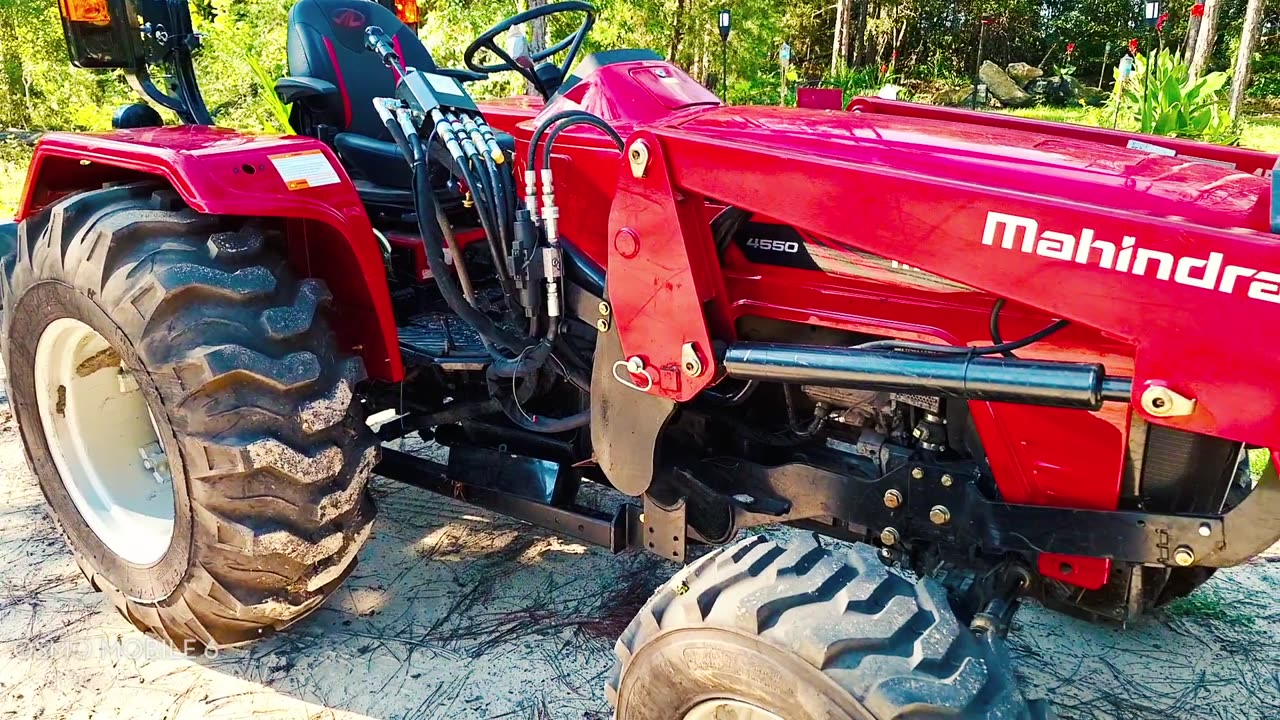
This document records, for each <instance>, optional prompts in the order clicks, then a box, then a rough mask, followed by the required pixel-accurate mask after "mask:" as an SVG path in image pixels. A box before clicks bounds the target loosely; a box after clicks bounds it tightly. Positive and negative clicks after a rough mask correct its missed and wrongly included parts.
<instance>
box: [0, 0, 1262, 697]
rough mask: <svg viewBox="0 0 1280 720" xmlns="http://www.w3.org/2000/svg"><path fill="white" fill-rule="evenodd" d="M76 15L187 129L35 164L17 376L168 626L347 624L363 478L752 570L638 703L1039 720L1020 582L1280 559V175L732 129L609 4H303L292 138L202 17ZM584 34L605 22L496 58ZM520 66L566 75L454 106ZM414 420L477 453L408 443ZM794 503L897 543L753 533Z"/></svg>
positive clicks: (719, 585) (175, 3)
mask: <svg viewBox="0 0 1280 720" xmlns="http://www.w3.org/2000/svg"><path fill="white" fill-rule="evenodd" d="M61 6H62V12H63V21H64V24H65V29H66V36H67V40H68V46H69V49H70V53H71V59H72V61H73V62H74V63H75V64H77V65H80V66H82V67H102V68H123V69H124V70H125V72H126V73H127V74H128V76H129V77H130V78H131V79H132V81H133V83H134V85H135V86H136V87H137V88H138V89H139V90H140V91H141V92H142V93H143V94H144V95H145V96H146V97H147V98H149V99H150V100H151V101H152V102H153V103H155V104H158V105H161V106H163V107H165V108H168V109H169V110H172V111H174V112H175V113H176V114H177V115H178V116H179V117H180V118H181V120H182V122H183V124H182V125H181V126H177V127H164V126H162V123H161V122H160V117H159V114H158V113H156V112H155V110H153V109H151V108H150V107H149V106H146V105H135V106H130V107H128V108H125V109H124V110H123V111H121V112H120V113H119V114H118V115H117V125H118V126H119V128H120V129H118V130H117V131H115V132H111V133H105V134H95V135H73V134H58V133H55V134H50V135H48V136H46V137H45V138H44V139H43V140H42V141H41V143H40V145H39V146H38V148H37V149H36V152H35V157H34V160H33V162H32V165H31V168H30V172H29V175H28V178H27V185H26V191H25V197H24V198H23V200H22V205H21V210H20V212H19V217H18V221H19V224H18V225H17V226H16V239H15V240H14V241H13V242H14V243H15V246H16V247H15V248H14V250H13V252H11V253H10V254H9V255H8V257H7V259H6V260H5V265H4V270H5V273H4V274H5V278H6V280H5V287H4V296H3V304H4V326H3V358H4V364H5V366H6V368H7V369H8V383H9V397H10V400H11V402H12V404H13V407H14V411H15V413H16V415H17V419H18V422H19V425H20V427H21V434H22V439H23V442H24V443H25V447H26V452H27V457H28V459H29V461H30V464H31V468H32V470H33V472H34V473H35V475H36V476H37V477H38V478H39V482H40V484H41V487H42V489H43V492H44V494H45V497H46V498H47V499H48V502H49V507H50V510H51V513H52V515H53V517H54V518H55V519H56V521H57V522H58V524H59V525H60V527H61V528H62V530H63V532H64V533H65V535H66V536H67V539H68V541H69V544H70V545H71V548H72V551H73V552H74V553H75V556H76V559H77V560H78V562H79V563H80V566H81V567H82V568H83V570H84V572H85V574H86V575H87V576H88V578H89V580H90V582H91V583H92V584H93V585H94V587H96V588H98V589H99V590H101V591H102V592H103V593H104V594H106V595H107V597H108V598H109V599H110V600H111V602H112V603H113V604H114V605H115V606H116V607H117V608H118V609H119V610H120V611H121V612H122V613H123V614H124V615H125V616H126V617H127V618H128V619H129V620H130V621H131V622H133V623H134V624H135V625H137V626H138V627H139V628H141V629H143V630H145V631H148V632H150V633H153V634H155V635H157V636H158V637H160V638H162V639H164V640H165V641H167V642H169V643H172V644H173V645H175V646H177V647H179V648H182V649H185V650H198V649H201V648H205V647H226V646H231V645H236V644H239V643H244V642H248V641H251V640H254V639H256V638H259V637H262V636H264V635H266V634H268V633H271V632H274V631H276V630H280V629H282V628H285V627H286V626H288V625H290V624H291V623H293V622H295V621H297V620H299V619H300V618H302V617H304V616H305V615H306V614H307V613H308V612H309V611H311V610H313V609H315V608H316V607H317V606H318V605H319V604H320V603H321V602H323V601H324V599H325V597H326V596H327V595H328V594H330V593H331V592H333V590H334V589H335V588H336V587H337V586H338V585H339V584H340V583H341V582H342V580H343V578H344V577H345V576H346V575H347V574H348V573H349V572H350V571H351V568H352V566H353V563H354V562H355V558H356V555H357V552H358V551H359V549H360V547H361V545H362V543H363V542H364V540H365V539H366V538H367V537H368V534H369V532H370V527H371V526H370V523H371V522H372V520H373V515H374V507H373V504H372V503H371V502H370V500H369V498H368V495H367V493H366V485H367V483H368V480H369V477H370V475H371V474H372V473H374V472H378V473H380V474H382V475H385V476H388V477H391V478H395V479H397V480H402V481H405V482H408V483H412V484H414V485H418V486H421V487H423V488H427V489H429V490H433V491H438V492H443V493H447V494H449V495H450V496H453V497H459V498H462V499H465V500H467V501H468V502H471V503H474V504H476V505H478V506H482V507H485V508H488V509H491V510H494V511H497V512H500V513H505V514H509V515H511V516H514V517H516V518H520V519H522V520H524V521H527V522H529V523H531V524H534V525H539V526H542V527H545V528H551V529H553V530H555V531H556V532H559V533H562V534H563V535H566V536H570V537H573V538H576V539H579V540H581V541H585V542H589V543H594V544H598V545H602V546H605V547H608V548H610V549H612V550H614V551H623V550H627V549H639V550H643V551H648V552H653V553H656V554H658V555H660V556H662V557H664V558H667V559H669V560H672V561H674V562H676V563H684V562H685V561H686V557H687V556H686V553H687V552H688V549H689V547H690V545H693V546H694V547H697V548H704V547H706V546H721V548H720V549H718V550H714V551H712V552H707V553H696V554H695V555H698V556H697V559H695V560H692V562H690V563H689V564H687V565H685V566H684V567H683V569H681V570H680V571H678V572H677V573H676V575H675V576H674V577H673V578H672V579H671V581H670V582H669V583H667V584H666V585H665V586H663V587H662V588H660V589H659V590H658V591H657V592H656V593H655V594H654V595H653V597H652V598H650V599H649V601H648V603H647V604H646V605H645V607H644V609H643V610H642V611H641V612H640V613H639V615H638V616H637V617H636V619H635V620H634V622H632V623H631V625H630V627H629V628H627V630H626V631H625V632H624V633H623V635H622V637H621V638H620V639H619V641H618V644H617V654H618V662H617V665H616V666H615V669H614V671H613V673H612V674H611V675H610V679H609V681H608V686H607V688H605V691H606V693H607V695H608V698H609V700H610V702H611V703H613V705H614V707H615V708H616V712H617V717H619V718H623V719H625V720H636V719H640V718H653V719H662V720H666V719H668V718H687V719H691V720H699V719H702V718H712V717H715V718H720V717H727V716H732V717H744V718H745V717H750V718H754V719H756V720H762V719H766V718H774V719H776V718H786V719H788V720H811V719H816V718H896V717H906V716H911V717H938V716H959V717H1000V718H1014V717H1032V716H1037V715H1040V714H1042V713H1043V712H1044V711H1045V710H1046V708H1045V707H1044V706H1043V704H1042V703H1034V702H1028V701H1027V700H1025V699H1024V697H1023V695H1022V694H1021V692H1020V691H1019V690H1018V689H1017V688H1016V687H1015V682H1014V678H1013V674H1012V670H1011V667H1010V663H1009V660H1008V657H1007V656H1006V653H1005V651H1004V649H1003V640H1002V637H1003V635H1004V634H1005V633H1006V631H1007V629H1008V627H1009V623H1010V618H1011V616H1012V615H1013V613H1014V611H1015V610H1016V608H1017V607H1018V604H1019V602H1020V600H1021V599H1023V598H1027V597H1030V598H1035V599H1037V600H1038V601H1040V602H1042V603H1045V604H1047V605H1049V606H1052V607H1056V608H1060V609H1063V610H1066V611H1070V612H1074V613H1078V614H1084V615H1087V616H1090V617H1093V618H1097V619H1105V620H1111V621H1127V620H1131V619H1133V618H1135V617H1137V616H1138V615H1140V614H1142V613H1144V612H1146V611H1148V610H1150V609H1151V608H1153V607H1156V606H1159V605H1160V604H1162V603H1165V602H1167V601H1169V600H1170V599H1172V598H1176V597H1179V596H1182V595H1186V594H1187V593H1190V592H1192V591H1193V590H1194V589H1195V588H1196V586H1197V585H1199V584H1200V583H1202V582H1204V580H1205V579H1206V578H1208V577H1209V575H1210V574H1211V573H1213V572H1214V569H1216V568H1219V567H1227V566H1232V565H1237V564H1240V563H1242V562H1244V561H1245V560H1247V559H1249V558H1250V557H1252V556H1254V555H1256V554H1257V553H1259V552H1260V551H1262V550H1263V549H1265V548H1267V547H1268V546H1270V545H1271V544H1272V543H1274V542H1275V541H1276V539H1277V538H1278V537H1280V490H1278V488H1277V485H1280V481H1278V480H1277V476H1276V473H1275V472H1274V470H1273V469H1272V467H1273V465H1269V466H1268V469H1267V470H1266V472H1264V473H1263V475H1262V478H1261V480H1258V481H1256V482H1255V480H1254V479H1253V478H1251V477H1250V475H1249V473H1248V472H1247V466H1243V465H1242V463H1241V460H1242V458H1243V457H1244V455H1245V451H1246V450H1249V449H1253V448H1280V390H1277V386H1276V382H1275V376H1276V368H1275V367H1273V366H1272V364H1271V362H1272V361H1271V360H1267V358H1268V357H1272V358H1273V359H1274V356H1272V355H1270V353H1269V352H1268V351H1267V350H1266V348H1267V347H1269V346H1270V341H1269V340H1267V337H1269V334H1268V333H1269V330H1270V329H1274V328H1276V327H1280V240H1277V236H1276V235H1275V233H1276V232H1277V231H1280V189H1277V186H1276V184H1275V183H1276V182H1277V181H1276V179H1275V176H1273V175H1272V174H1271V170H1272V168H1273V167H1274V166H1275V164H1276V160H1277V158H1276V156H1274V155H1268V154H1264V153H1258V152H1252V151H1247V150H1241V149H1232V148H1216V147H1211V146H1204V145H1198V144H1195V143H1188V142H1183V141H1176V140H1171V141H1167V142H1166V141H1164V140H1158V141H1157V140H1154V139H1153V140H1152V141H1151V143H1146V142H1142V141H1139V140H1137V138H1136V137H1134V136H1130V135H1126V134H1123V133H1113V132H1110V131H1100V130H1086V129H1077V128H1070V127H1067V126H1063V125H1056V124H1048V123H1036V122H1031V121H1025V120H1016V119H1007V118H993V117H991V116H986V115H981V114H973V113H967V112H958V111H943V110H933V109H928V108H918V107H916V106H910V105H904V104H898V103H891V102H884V101H869V102H868V101H858V102H855V103H854V104H853V105H852V106H851V107H850V108H849V109H850V110H851V112H842V111H831V110H808V109H789V108H771V107H726V106H725V105H724V104H723V103H722V102H721V101H720V100H719V99H718V98H716V96H715V95H713V94H712V93H711V92H709V91H708V90H707V89H705V88H703V87H702V86H700V85H699V84H698V83H696V82H694V81H693V80H692V79H691V78H690V77H689V76H688V75H686V74H685V73H684V72H683V71H681V70H680V69H679V68H677V67H675V66H673V65H672V64H670V63H668V62H664V61H663V60H662V59H661V58H660V57H659V56H658V55H656V54H654V53H652V52H649V51H646V50H634V49H620V50H612V51H608V52H600V53H596V54H593V55H589V56H587V57H583V58H581V59H580V60H579V59H578V58H577V56H578V55H579V50H580V49H581V48H582V47H583V41H584V40H585V38H586V37H587V34H588V33H589V32H590V30H591V28H592V24H593V22H594V18H595V15H594V9H593V8H592V6H590V5H588V4H587V3H585V2H579V1H576V0H575V1H570V2H560V3H556V4H551V5H547V6H544V7H539V8H535V9H533V10H530V11H528V12H524V13H520V14H519V15H516V16H514V17H512V18H509V19H507V20H505V21H503V22H502V23H499V24H498V25H496V26H495V27H493V28H492V29H490V30H489V31H488V32H486V33H485V34H484V35H482V36H481V37H480V38H478V39H477V40H476V41H475V42H474V43H473V44H472V45H471V47H470V48H468V49H467V52H466V55H465V57H466V65H467V69H466V70H446V69H440V68H438V67H436V65H435V63H434V61H433V60H432V57H431V55H430V54H429V53H428V52H427V50H426V49H425V48H424V47H423V46H422V44H421V43H420V41H419V40H418V37H417V36H416V34H415V32H414V31H412V30H411V29H410V28H408V27H406V26H405V25H404V24H403V23H401V22H400V21H399V20H398V18H397V17H396V15H395V14H394V13H393V12H391V11H390V10H387V9H386V8H384V7H383V6H381V5H379V4H377V3H375V2H371V1H370V0H301V2H299V3H298V4H297V5H296V6H295V7H294V8H293V10H292V12H291V14H290V17H289V69H290V73H291V74H290V76H289V77H286V78H284V79H282V80H281V81H280V82H279V84H278V86H277V90H278V92H279V94H280V96H281V97H282V98H283V100H284V101H285V102H287V103H291V104H292V107H293V123H294V127H295V128H296V129H297V130H298V132H299V133H300V135H299V136H293V137H257V136H249V135H245V134H242V133H239V132H235V131H232V130H227V129H220V128H216V127H212V119H211V118H210V114H209V112H208V111H207V110H206V109H205V106H204V104H203V102H202V101H201V98H200V92H199V89H198V85H197V83H196V81H195V77H194V73H193V70H192V62H191V57H192V53H193V52H194V51H195V49H196V48H197V46H198V45H199V38H198V36H197V35H196V34H194V33H193V31H192V26H191V19H190V16H189V14H188V10H187V7H186V3H185V2H183V1H182V0H62V3H61ZM552 15H564V16H565V17H561V18H559V19H557V20H556V21H555V22H553V23H552V26H553V27H575V26H576V30H574V31H573V32H572V33H571V34H570V35H568V36H567V37H565V38H563V39H559V40H557V41H556V42H554V44H552V45H551V46H550V47H548V48H546V49H545V50H541V51H538V52H534V53H530V52H528V51H527V50H526V51H522V52H521V51H509V50H507V49H505V46H504V42H505V41H506V40H507V39H508V36H510V37H511V38H514V39H515V40H517V41H518V40H519V39H520V38H519V30H518V28H519V27H520V26H521V25H523V24H525V23H528V22H530V21H533V20H536V19H539V18H548V17H549V16H552ZM569 16H572V18H573V22H569V21H568V19H567V18H568V17H569ZM514 45H516V46H521V45H522V43H520V42H515V43H514ZM556 59H559V63H558V64H557V62H556ZM575 60H578V61H577V62H576V64H575V62H574V61H575ZM152 67H163V70H164V76H163V77H164V79H163V80H162V81H159V80H153V79H152V75H151V73H150V72H149V69H150V68H152ZM505 71H511V72H516V73H519V74H520V75H522V76H523V77H524V78H525V79H526V80H527V82H528V83H529V84H530V85H531V86H532V87H533V88H536V90H537V93H536V95H533V96H528V97H516V98H511V99H507V100H501V101H492V102H475V101H473V100H472V98H471V97H470V95H469V94H468V92H467V91H466V90H465V85H464V83H466V82H468V81H470V80H474V79H480V78H484V77H487V76H489V75H490V74H493V73H497V72H505ZM1152 143H1154V144H1152ZM8 232H9V234H10V236H11V237H12V236H14V235H15V232H14V230H13V228H12V227H11V228H10V229H9V231H8ZM388 411H389V412H390V414H391V415H392V416H393V418H392V419H390V420H389V421H386V422H383V423H382V424H381V425H379V426H377V427H378V429H377V430H376V431H375V430H373V429H371V426H370V425H369V424H368V423H367V422H366V417H367V416H371V415H374V414H378V415H380V416H381V417H383V418H384V419H385V418H387V417H388ZM409 434H418V435H420V436H421V437H423V438H425V439H428V440H431V441H434V442H436V443H438V444H440V445H442V446H445V447H447V448H448V449H449V454H448V462H447V465H446V464H438V463H433V462H429V461H427V460H424V459H422V458H420V457H417V456H415V455H410V454H406V453H402V452H397V451H395V450H392V449H389V448H388V449H381V445H382V442H381V441H387V440H392V439H395V438H398V437H404V436H407V435H409ZM583 482H589V483H597V484H600V485H604V486H607V487H609V488H612V491H614V492H615V493H616V494H617V495H618V496H619V497H622V496H625V497H626V498H633V499H634V501H626V502H622V503H621V504H620V505H619V506H618V507H617V509H616V511H614V512H602V511H601V510H599V509H598V508H597V509H592V508H589V507H585V506H584V505H583V504H582V503H580V502H579V492H578V491H579V486H580V484H581V483H583ZM784 523H785V524H789V525H793V526H797V527H800V528H804V529H806V530H810V531H812V532H813V533H815V539H816V538H817V536H818V535H824V536H829V537H834V538H839V539H842V540H849V541H854V542H857V543H861V544H859V545H856V546H854V549H852V550H850V551H847V552H846V551H836V550H833V549H830V548H829V547H824V545H823V544H822V543H821V542H814V543H810V544H806V545H802V546H798V547H788V546H783V545H779V544H776V543H775V542H772V541H770V540H768V539H766V538H765V537H764V536H761V535H751V534H748V535H746V536H745V537H746V539H741V540H740V539H739V538H740V537H742V536H743V534H742V533H741V532H740V531H742V530H744V529H746V528H751V527H757V526H764V525H775V524H784ZM886 566H898V567H902V568H905V569H908V570H910V571H912V572H914V573H915V574H916V575H918V576H919V577H920V578H921V579H920V580H919V581H917V582H912V581H909V580H907V579H904V577H903V576H901V575H898V574H894V573H891V572H888V571H887V570H886Z"/></svg>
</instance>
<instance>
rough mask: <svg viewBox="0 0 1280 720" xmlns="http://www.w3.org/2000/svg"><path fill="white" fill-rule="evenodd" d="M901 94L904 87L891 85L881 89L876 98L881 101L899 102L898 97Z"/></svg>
mask: <svg viewBox="0 0 1280 720" xmlns="http://www.w3.org/2000/svg"><path fill="white" fill-rule="evenodd" d="M901 94H902V87H901V86H900V85H894V84H892V83H891V84H888V85H885V86H884V87H882V88H880V90H879V92H877V93H876V97H878V98H880V99H881V100H897V99H898V96H899V95H901Z"/></svg>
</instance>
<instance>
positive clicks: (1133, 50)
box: [1129, 38, 1138, 55]
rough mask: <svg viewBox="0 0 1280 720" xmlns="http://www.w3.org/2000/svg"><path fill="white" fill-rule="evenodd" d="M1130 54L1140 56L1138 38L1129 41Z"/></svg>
mask: <svg viewBox="0 0 1280 720" xmlns="http://www.w3.org/2000/svg"><path fill="white" fill-rule="evenodd" d="M1129 52H1131V53H1133V54H1134V55H1137V54H1138V38H1134V39H1132V40H1130V41H1129Z"/></svg>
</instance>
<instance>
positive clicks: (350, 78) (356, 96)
mask: <svg viewBox="0 0 1280 720" xmlns="http://www.w3.org/2000/svg"><path fill="white" fill-rule="evenodd" d="M371 26H377V27H380V28H382V30H383V31H384V32H385V33H386V35H387V37H389V38H391V42H392V44H393V46H394V47H395V49H396V52H397V53H399V55H400V60H401V61H402V62H403V63H404V64H405V66H406V67H411V68H417V69H419V70H430V71H438V68H437V67H436V64H435V61H434V60H433V59H432V58H431V53H429V52H427V49H426V48H425V47H423V45H422V42H421V41H420V40H418V36H417V35H416V34H415V33H414V31H413V30H411V29H410V28H409V27H408V26H406V25H405V24H404V23H402V22H400V19H399V18H397V17H396V16H395V13H393V12H391V11H390V10H388V9H387V8H385V7H383V6H382V5H379V4H378V3H376V2H372V0H300V2H298V3H297V4H296V5H294V6H293V9H292V10H290V11H289V36H288V38H289V48H288V53H289V76H288V77H285V78H281V79H280V80H279V81H278V82H277V83H276V93H277V94H278V95H280V99H281V100H282V101H284V102H285V103H291V104H292V105H293V110H292V114H291V115H290V122H291V123H292V124H293V127H294V130H295V131H297V132H298V133H299V134H302V135H308V136H311V137H315V138H317V139H319V140H321V141H323V142H325V143H328V144H329V145H331V146H332V147H333V148H334V150H335V151H336V152H337V154H338V158H339V159H340V160H341V161H342V164H343V166H344V167H345V168H346V169H347V173H348V174H349V175H351V177H352V179H353V180H355V183H356V190H357V192H359V193H360V196H361V198H362V199H363V200H364V201H365V203H366V204H373V205H387V204H390V205H395V206H400V205H404V204H406V203H407V204H408V206H409V207H412V206H413V203H412V197H411V196H410V194H409V189H410V187H411V185H412V174H411V173H410V170H409V165H408V164H407V163H406V162H405V161H404V157H403V156H402V155H401V154H400V150H399V149H398V148H397V147H396V144H395V143H394V142H393V141H392V139H391V134H390V133H389V132H387V129H386V127H384V126H383V124H382V120H381V119H380V118H379V117H378V113H377V111H375V110H374V108H373V99H374V98H379V97H395V90H396V77H395V73H393V72H392V70H391V69H390V68H388V67H387V66H385V65H383V64H382V59H381V58H379V57H378V55H377V53H373V52H370V51H369V50H367V49H365V45H364V42H365V30H366V29H367V28H369V27H371ZM445 72H449V73H450V74H452V75H454V76H455V77H456V76H458V73H457V71H445ZM463 79H471V78H466V77H465V76H464V78H463ZM503 140H507V138H500V144H509V145H514V141H508V142H505V143H503V142H501V141H503ZM512 149H514V148H512ZM439 174H440V175H441V177H440V178H433V185H436V186H437V188H438V189H442V186H443V185H444V183H445V182H447V180H448V178H447V175H446V174H445V173H444V172H443V171H442V172H441V173H439Z"/></svg>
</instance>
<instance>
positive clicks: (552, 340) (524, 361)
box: [488, 318, 560, 378]
mask: <svg viewBox="0 0 1280 720" xmlns="http://www.w3.org/2000/svg"><path fill="white" fill-rule="evenodd" d="M559 336H560V322H559V318H551V322H550V323H548V324H547V334H546V337H544V338H543V339H542V341H541V342H539V343H538V344H537V345H534V346H531V347H526V348H524V350H522V351H521V352H520V355H519V356H517V357H514V358H511V359H510V360H507V359H505V358H504V359H502V360H495V361H494V362H493V364H491V365H490V366H489V371H488V376H489V377H490V378H513V377H528V376H529V375H532V374H533V373H535V372H537V371H538V369H539V368H541V367H542V366H543V365H546V364H547V358H549V357H551V351H552V350H553V349H555V345H556V338H557V337H559Z"/></svg>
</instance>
